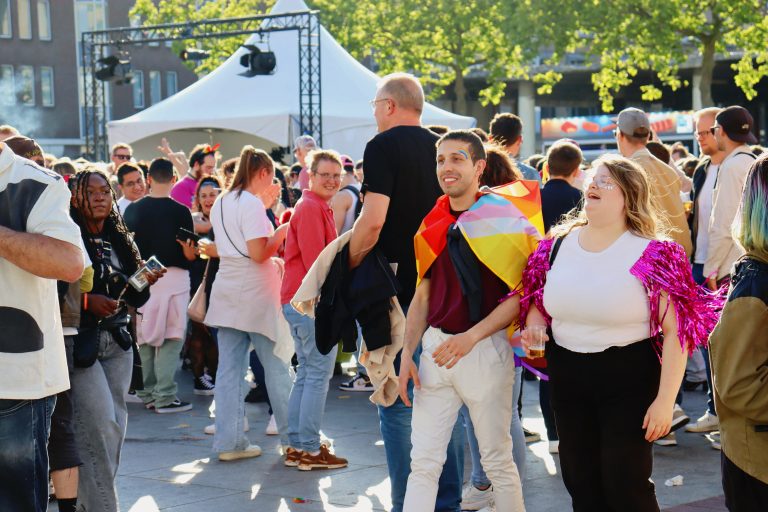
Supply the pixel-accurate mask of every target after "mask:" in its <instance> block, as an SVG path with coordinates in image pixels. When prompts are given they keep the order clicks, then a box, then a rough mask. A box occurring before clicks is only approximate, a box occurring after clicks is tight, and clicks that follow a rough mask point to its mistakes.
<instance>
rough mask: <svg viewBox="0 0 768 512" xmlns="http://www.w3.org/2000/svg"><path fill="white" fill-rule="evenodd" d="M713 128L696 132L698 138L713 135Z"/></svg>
mask: <svg viewBox="0 0 768 512" xmlns="http://www.w3.org/2000/svg"><path fill="white" fill-rule="evenodd" d="M711 130H712V128H707V129H706V130H701V131H698V132H696V133H695V135H696V138H697V139H703V138H704V137H706V136H707V135H712V131H711Z"/></svg>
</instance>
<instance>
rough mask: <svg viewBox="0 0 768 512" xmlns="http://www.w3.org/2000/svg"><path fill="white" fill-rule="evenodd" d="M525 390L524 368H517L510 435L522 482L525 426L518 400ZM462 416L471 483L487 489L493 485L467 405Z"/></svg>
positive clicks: (464, 406)
mask: <svg viewBox="0 0 768 512" xmlns="http://www.w3.org/2000/svg"><path fill="white" fill-rule="evenodd" d="M522 388H523V367H522V366H517V367H515V386H514V388H512V409H513V414H512V424H511V425H510V428H509V433H510V434H512V458H514V459H515V465H516V466H517V472H518V473H519V474H520V481H521V482H522V481H523V480H524V479H525V434H524V433H523V424H522V423H521V422H520V415H519V414H517V400H518V399H519V397H520V393H521V390H522ZM461 416H462V417H463V418H464V428H465V429H466V430H467V441H468V443H469V453H470V455H471V456H472V477H471V478H470V482H471V483H472V485H474V486H475V487H486V486H488V485H491V481H490V479H489V478H488V476H487V475H486V474H485V471H484V470H483V465H482V463H481V462H480V446H478V444H477V437H475V427H474V425H473V424H472V419H471V418H470V417H469V409H467V406H466V405H463V406H462V407H461Z"/></svg>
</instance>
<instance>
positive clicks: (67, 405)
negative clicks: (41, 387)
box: [48, 336, 83, 471]
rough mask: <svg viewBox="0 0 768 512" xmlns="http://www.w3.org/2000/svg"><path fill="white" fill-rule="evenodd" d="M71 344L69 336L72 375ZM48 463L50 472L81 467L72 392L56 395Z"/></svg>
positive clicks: (68, 363)
mask: <svg viewBox="0 0 768 512" xmlns="http://www.w3.org/2000/svg"><path fill="white" fill-rule="evenodd" d="M72 344H73V340H72V338H71V337H70V336H66V337H65V338H64V345H65V347H66V350H67V366H68V367H69V372H70V375H71V374H72ZM48 463H49V465H50V468H51V471H58V470H60V469H67V468H74V467H77V466H82V465H83V461H82V460H81V459H80V454H79V453H78V451H77V443H76V442H75V409H74V404H73V403H72V391H71V390H69V389H68V390H66V391H62V392H61V393H59V394H58V395H56V407H55V408H54V409H53V415H52V416H51V433H50V436H49V438H48Z"/></svg>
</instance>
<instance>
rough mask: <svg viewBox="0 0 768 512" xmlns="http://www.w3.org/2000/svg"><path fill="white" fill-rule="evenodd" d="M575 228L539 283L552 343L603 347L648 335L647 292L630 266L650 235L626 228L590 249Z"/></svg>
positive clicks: (595, 349)
mask: <svg viewBox="0 0 768 512" xmlns="http://www.w3.org/2000/svg"><path fill="white" fill-rule="evenodd" d="M580 231H581V230H580V229H574V230H573V231H571V233H570V234H568V236H566V237H565V239H564V240H563V242H562V244H561V246H560V251H559V252H558V253H557V257H556V258H555V262H554V264H553V265H552V269H551V270H550V271H549V272H548V273H547V282H546V285H545V286H544V308H545V309H546V310H547V313H549V315H550V316H551V317H552V333H553V335H554V338H555V340H556V341H557V344H558V345H560V346H562V347H564V348H566V349H568V350H571V351H573V352H602V351H603V350H605V349H607V348H609V347H615V346H618V347H622V346H626V345H629V344H631V343H634V342H636V341H640V340H643V339H646V338H648V337H649V335H650V334H649V332H650V331H649V325H650V310H649V305H648V295H647V294H646V291H645V289H644V288H643V285H642V284H641V283H640V281H638V279H637V278H636V277H635V276H633V275H632V274H630V273H629V270H630V269H631V268H632V266H633V265H634V264H635V262H637V260H638V259H640V257H641V256H642V254H643V251H645V249H646V247H648V243H649V242H650V240H648V239H645V238H641V237H639V236H637V235H634V234H632V233H630V232H629V231H627V232H626V233H624V234H623V235H621V236H620V237H619V238H618V239H617V240H616V241H615V242H614V243H613V244H612V245H611V246H610V247H608V248H607V249H605V250H604V251H601V252H589V251H586V250H584V249H583V248H582V247H581V245H579V232H580Z"/></svg>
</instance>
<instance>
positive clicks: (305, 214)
mask: <svg viewBox="0 0 768 512" xmlns="http://www.w3.org/2000/svg"><path fill="white" fill-rule="evenodd" d="M299 237H301V238H299ZM335 239H336V223H335V222H334V220H333V210H331V207H330V206H329V205H328V202H327V201H324V200H323V199H322V198H321V197H320V196H318V195H317V194H315V193H314V192H310V191H309V190H305V191H304V193H303V194H302V195H301V199H299V202H298V203H296V208H294V210H293V215H292V216H291V221H290V225H289V226H288V236H287V238H286V240H285V258H284V259H285V275H284V276H283V284H282V287H281V288H280V304H288V303H289V302H291V299H292V298H293V296H294V295H295V294H296V290H298V289H299V286H301V281H302V280H303V279H304V276H306V275H307V272H308V271H309V268H310V267H311V266H312V264H313V263H314V262H315V260H316V259H317V257H318V256H319V255H320V253H321V252H322V250H323V249H325V246H326V245H328V244H329V243H331V242H332V241H333V240H335ZM299 240H301V243H299Z"/></svg>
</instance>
